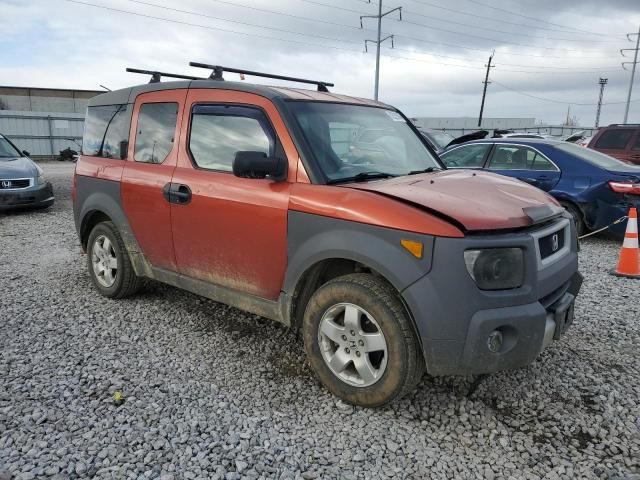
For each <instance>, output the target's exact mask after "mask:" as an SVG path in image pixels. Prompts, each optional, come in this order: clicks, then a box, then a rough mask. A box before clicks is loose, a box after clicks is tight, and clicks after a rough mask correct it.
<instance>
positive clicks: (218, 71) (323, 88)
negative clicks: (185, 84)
mask: <svg viewBox="0 0 640 480" xmlns="http://www.w3.org/2000/svg"><path fill="white" fill-rule="evenodd" d="M189 65H190V66H191V67H198V68H206V69H210V70H212V72H211V76H210V77H209V78H210V79H212V80H224V78H222V74H223V73H224V72H230V73H240V74H243V75H252V76H254V77H264V78H273V79H276V80H287V81H289V82H296V83H308V84H311V85H316V86H317V87H318V91H319V92H328V91H329V89H328V88H327V87H333V86H334V85H333V83H330V82H323V81H320V80H309V79H306V78H297V77H287V76H285V75H274V74H273V73H262V72H254V71H251V70H244V69H240V68H230V67H222V66H220V65H209V64H207V63H199V62H189Z"/></svg>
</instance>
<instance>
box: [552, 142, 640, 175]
mask: <svg viewBox="0 0 640 480" xmlns="http://www.w3.org/2000/svg"><path fill="white" fill-rule="evenodd" d="M556 148H557V149H558V150H562V151H564V152H567V153H570V154H571V155H574V156H576V157H578V158H581V159H583V160H586V161H587V162H589V163H591V164H593V165H595V166H596V167H600V168H604V169H605V170H617V171H632V170H637V171H639V172H640V166H638V165H631V164H629V163H625V162H623V161H621V160H618V159H617V158H613V157H612V156H610V155H605V154H604V153H600V152H598V151H596V150H592V149H591V148H585V147H579V146H578V145H575V144H573V143H563V144H561V145H556Z"/></svg>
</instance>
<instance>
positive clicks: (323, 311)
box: [302, 273, 424, 407]
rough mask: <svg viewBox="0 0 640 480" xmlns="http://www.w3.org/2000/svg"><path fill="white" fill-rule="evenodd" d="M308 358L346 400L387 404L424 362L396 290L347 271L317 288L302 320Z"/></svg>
mask: <svg viewBox="0 0 640 480" xmlns="http://www.w3.org/2000/svg"><path fill="white" fill-rule="evenodd" d="M302 333H303V337H304V342H305V349H306V351H307V356H308V357H309V363H310V364H311V367H312V369H313V370H314V372H315V373H316V375H317V376H318V378H319V379H320V381H321V382H322V383H323V384H324V385H325V386H326V387H327V388H328V389H329V390H330V391H331V392H332V393H333V394H335V395H336V396H338V397H340V398H341V399H343V400H345V401H346V402H349V403H352V404H355V405H360V406H364V407H376V406H380V405H384V404H386V403H389V402H391V401H393V400H395V399H397V398H400V397H402V396H403V395H405V394H406V393H408V392H409V391H411V390H412V389H413V388H414V387H415V385H416V384H417V382H418V381H419V380H420V378H421V376H422V373H423V372H424V361H423V359H422V355H421V351H420V347H419V344H418V341H417V339H416V336H415V334H414V331H413V328H412V325H411V323H410V320H409V317H408V315H407V313H406V310H405V308H404V306H403V304H402V302H401V301H400V299H399V298H398V294H397V292H396V291H395V290H394V289H393V288H392V287H391V286H390V285H389V284H387V283H386V282H385V281H383V280H382V279H379V278H377V277H375V276H373V275H370V274H363V273H357V274H351V275H346V276H344V277H339V278H336V279H334V280H332V281H330V282H328V283H326V284H325V285H323V286H322V287H320V288H319V289H318V290H317V291H316V292H315V293H314V294H313V296H312V297H311V299H310V301H309V304H308V305H307V309H306V311H305V315H304V320H303V332H302Z"/></svg>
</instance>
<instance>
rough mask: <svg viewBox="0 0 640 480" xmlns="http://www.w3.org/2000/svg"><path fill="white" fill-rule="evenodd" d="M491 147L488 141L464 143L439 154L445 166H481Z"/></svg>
mask: <svg viewBox="0 0 640 480" xmlns="http://www.w3.org/2000/svg"><path fill="white" fill-rule="evenodd" d="M490 148H491V145H490V144H488V143H478V144H470V145H464V146H462V147H458V148H454V149H453V150H449V151H448V152H444V153H442V154H441V155H440V158H442V161H443V162H444V164H445V165H446V166H447V168H482V166H483V165H484V158H485V156H486V155H487V152H488V151H489V149H490Z"/></svg>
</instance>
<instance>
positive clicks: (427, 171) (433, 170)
mask: <svg viewBox="0 0 640 480" xmlns="http://www.w3.org/2000/svg"><path fill="white" fill-rule="evenodd" d="M440 170H442V169H441V168H440V167H429V168H424V169H422V170H411V171H410V172H409V173H407V175H417V174H419V173H431V172H439V171H440Z"/></svg>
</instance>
